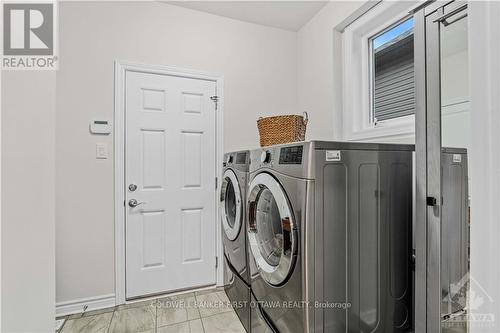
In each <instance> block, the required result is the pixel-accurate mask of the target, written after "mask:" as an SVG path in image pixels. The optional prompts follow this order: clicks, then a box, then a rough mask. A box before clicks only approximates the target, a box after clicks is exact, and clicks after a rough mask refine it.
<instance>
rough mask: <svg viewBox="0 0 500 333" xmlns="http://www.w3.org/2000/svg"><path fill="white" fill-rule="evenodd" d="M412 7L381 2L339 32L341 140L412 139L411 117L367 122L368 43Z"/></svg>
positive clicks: (368, 116) (368, 119) (412, 118)
mask: <svg viewBox="0 0 500 333" xmlns="http://www.w3.org/2000/svg"><path fill="white" fill-rule="evenodd" d="M415 4H416V3H415V2H413V1H408V2H407V1H400V2H392V1H383V2H381V3H379V4H377V6H375V7H373V8H371V9H370V10H369V11H368V12H366V13H365V14H364V15H363V16H362V17H360V18H359V19H358V20H356V21H355V22H353V23H352V24H351V25H350V26H348V27H347V28H346V29H345V31H344V32H343V34H342V59H343V60H342V63H343V66H342V68H343V71H342V83H343V84H342V120H343V128H342V136H343V139H344V140H356V141H364V140H370V139H374V138H378V139H383V140H386V139H389V140H394V139H395V138H400V137H404V138H414V136H415V117H414V116H407V117H401V118H398V119H392V120H386V121H380V122H379V123H378V124H377V125H374V124H373V123H372V122H371V121H370V112H371V111H370V63H369V58H370V56H369V39H370V38H372V37H373V36H374V35H376V34H377V33H379V32H380V31H382V30H384V29H386V28H387V27H390V26H391V25H393V24H394V23H396V22H398V21H401V20H402V19H404V18H405V17H407V16H408V15H409V14H408V13H409V11H410V9H412V8H413V7H415ZM388 22H389V23H388Z"/></svg>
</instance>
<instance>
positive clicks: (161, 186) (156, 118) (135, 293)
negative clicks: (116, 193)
mask: <svg viewBox="0 0 500 333" xmlns="http://www.w3.org/2000/svg"><path fill="white" fill-rule="evenodd" d="M125 80H126V81H125V82H126V84H125V87H126V96H125V121H126V131H125V132H126V133H125V142H126V143H125V147H126V149H125V163H126V164H125V182H126V183H125V184H126V185H125V192H126V194H125V201H126V202H125V210H126V214H125V218H126V224H125V229H126V231H125V233H126V239H125V243H126V245H125V246H126V254H125V255H126V297H127V298H134V297H139V296H144V295H150V294H157V293H164V292H170V291H174V290H180V289H187V288H192V287H198V286H205V285H211V284H215V282H216V267H215V256H216V242H215V239H216V237H215V235H216V234H215V230H216V224H215V220H216V217H215V214H216V211H215V203H216V201H215V196H216V189H215V175H216V168H215V163H216V133H215V129H216V114H215V112H216V110H215V103H214V102H213V101H212V100H211V99H210V97H211V96H212V95H215V92H216V83H215V82H214V81H208V80H200V79H192V78H185V77H178V76H168V75H160V74H151V73H140V72H131V71H127V73H126V78H125ZM134 200H136V202H137V203H135V202H134ZM133 206H135V207H133Z"/></svg>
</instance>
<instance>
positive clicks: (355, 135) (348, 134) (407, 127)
mask: <svg viewBox="0 0 500 333" xmlns="http://www.w3.org/2000/svg"><path fill="white" fill-rule="evenodd" d="M344 133H345V135H344V138H345V139H346V140H347V141H375V140H377V141H378V142H381V143H383V142H390V143H394V142H399V141H404V143H414V141H415V118H414V117H412V119H411V120H406V121H399V122H398V123H397V124H390V123H389V124H387V123H379V124H377V125H376V126H373V125H372V126H370V127H368V126H367V127H365V128H360V129H351V130H348V129H347V130H346V129H345V131H344Z"/></svg>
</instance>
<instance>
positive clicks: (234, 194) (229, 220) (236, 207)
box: [220, 169, 241, 240]
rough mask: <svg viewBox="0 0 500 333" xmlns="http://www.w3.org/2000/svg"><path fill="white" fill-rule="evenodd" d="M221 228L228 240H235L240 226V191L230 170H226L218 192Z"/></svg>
mask: <svg viewBox="0 0 500 333" xmlns="http://www.w3.org/2000/svg"><path fill="white" fill-rule="evenodd" d="M220 211H221V212H222V213H221V218H222V228H223V229H224V232H225V233H226V236H227V238H229V240H235V239H236V237H238V233H239V232H240V228H241V192H240V187H239V185H238V179H237V178H236V175H235V174H234V172H233V171H232V170H229V169H228V170H226V172H225V173H224V177H223V181H222V189H221V194H220Z"/></svg>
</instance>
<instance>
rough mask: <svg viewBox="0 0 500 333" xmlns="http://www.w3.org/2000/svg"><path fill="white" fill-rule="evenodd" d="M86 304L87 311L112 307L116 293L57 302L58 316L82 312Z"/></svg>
mask: <svg viewBox="0 0 500 333" xmlns="http://www.w3.org/2000/svg"><path fill="white" fill-rule="evenodd" d="M84 306H87V309H86V311H93V310H100V309H105V308H111V307H113V306H115V294H108V295H102V296H95V297H86V298H79V299H75V300H72V301H66V302H59V303H57V304H56V317H61V316H66V315H70V314H75V313H82V312H83V308H84Z"/></svg>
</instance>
